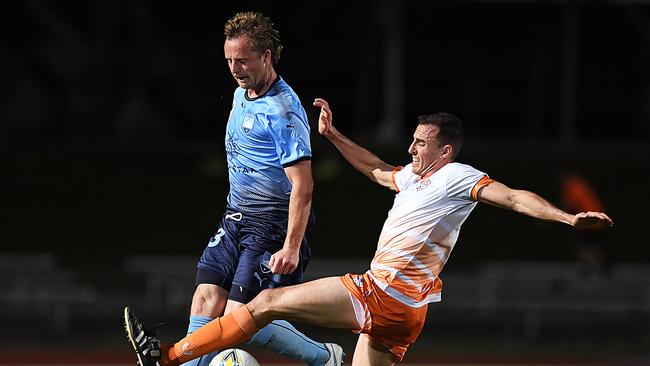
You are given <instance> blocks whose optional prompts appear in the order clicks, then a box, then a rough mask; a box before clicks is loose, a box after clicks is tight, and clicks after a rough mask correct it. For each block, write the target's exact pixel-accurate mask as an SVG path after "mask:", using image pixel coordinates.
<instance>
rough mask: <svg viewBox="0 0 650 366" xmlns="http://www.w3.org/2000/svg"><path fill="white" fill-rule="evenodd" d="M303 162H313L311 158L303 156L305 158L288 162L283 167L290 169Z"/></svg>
mask: <svg viewBox="0 0 650 366" xmlns="http://www.w3.org/2000/svg"><path fill="white" fill-rule="evenodd" d="M303 160H311V156H303V157H301V158H298V159H296V160H294V161H290V162H288V163H284V164H282V167H283V168H288V167H290V166H292V165H295V164H297V163H299V162H301V161H303Z"/></svg>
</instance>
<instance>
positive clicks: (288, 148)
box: [268, 112, 311, 166]
mask: <svg viewBox="0 0 650 366" xmlns="http://www.w3.org/2000/svg"><path fill="white" fill-rule="evenodd" d="M268 117H269V119H270V120H269V124H268V127H269V134H270V136H271V138H272V139H273V141H274V142H275V150H276V152H277V154H278V157H279V158H280V163H281V164H282V166H286V165H290V164H291V163H293V162H295V161H297V160H302V159H304V158H311V141H310V140H309V132H310V129H309V124H308V123H307V121H306V119H305V118H303V117H301V116H300V115H298V114H296V113H294V112H287V113H285V114H284V115H283V116H282V118H281V117H280V116H278V115H274V116H268Z"/></svg>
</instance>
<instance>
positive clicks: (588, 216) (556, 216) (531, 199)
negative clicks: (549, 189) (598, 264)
mask: <svg viewBox="0 0 650 366" xmlns="http://www.w3.org/2000/svg"><path fill="white" fill-rule="evenodd" d="M478 200H479V201H480V202H485V203H488V204H490V205H493V206H497V207H500V208H505V209H509V210H512V211H515V212H518V213H520V214H523V215H528V216H531V217H534V218H537V219H540V220H545V221H554V222H561V223H565V224H567V225H571V226H573V227H575V228H578V229H585V228H589V227H592V226H596V225H603V224H605V225H607V226H612V225H614V222H613V221H612V219H610V218H609V216H607V215H606V214H604V213H602V212H591V211H590V212H580V213H578V214H576V215H572V214H569V213H567V212H564V211H562V210H560V209H559V208H557V207H555V206H553V205H552V204H551V203H549V202H548V201H547V200H545V199H544V198H542V197H540V196H539V195H537V194H535V193H533V192H529V191H524V190H518V189H512V188H509V187H507V186H506V185H505V184H502V183H499V182H496V181H495V182H492V183H490V184H489V185H487V186H485V187H483V188H481V190H480V191H479V193H478Z"/></svg>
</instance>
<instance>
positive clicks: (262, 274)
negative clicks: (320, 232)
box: [196, 211, 311, 303]
mask: <svg viewBox="0 0 650 366" xmlns="http://www.w3.org/2000/svg"><path fill="white" fill-rule="evenodd" d="M286 233H287V228H286V221H285V222H272V221H260V220H255V219H254V218H248V217H246V216H245V215H242V214H241V213H238V212H233V211H228V212H226V213H225V214H224V216H223V218H222V219H221V223H220V224H219V229H218V230H217V232H216V234H214V236H212V237H211V238H210V241H209V242H208V245H207V246H206V248H205V250H204V251H203V255H202V256H201V259H200V260H199V263H198V265H197V272H196V284H197V285H198V284H202V283H209V284H213V285H217V286H219V287H221V288H223V289H225V290H227V291H230V294H229V296H228V298H229V299H231V300H234V301H238V302H241V303H248V302H249V301H250V300H251V299H253V298H254V297H255V296H256V295H257V294H259V293H260V292H261V291H262V290H265V289H267V288H274V287H279V286H287V285H295V284H298V283H301V282H302V280H303V273H304V272H305V270H306V269H307V264H308V263H309V259H310V258H311V249H310V248H309V244H308V243H307V239H306V238H303V240H302V245H301V246H300V261H299V262H298V267H297V268H296V270H295V271H293V273H290V274H288V275H279V274H273V273H271V270H270V269H269V267H268V261H269V259H270V258H271V254H273V253H275V252H277V251H278V250H280V249H282V247H283V245H284V239H285V237H286Z"/></svg>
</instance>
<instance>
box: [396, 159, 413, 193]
mask: <svg viewBox="0 0 650 366" xmlns="http://www.w3.org/2000/svg"><path fill="white" fill-rule="evenodd" d="M414 178H416V176H415V174H413V169H412V168H411V164H407V165H406V166H405V167H401V166H397V167H395V169H393V184H394V185H395V188H396V191H397V192H398V193H399V192H401V191H403V190H405V189H406V188H407V187H408V185H409V184H410V183H411V182H413V181H414Z"/></svg>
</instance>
